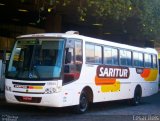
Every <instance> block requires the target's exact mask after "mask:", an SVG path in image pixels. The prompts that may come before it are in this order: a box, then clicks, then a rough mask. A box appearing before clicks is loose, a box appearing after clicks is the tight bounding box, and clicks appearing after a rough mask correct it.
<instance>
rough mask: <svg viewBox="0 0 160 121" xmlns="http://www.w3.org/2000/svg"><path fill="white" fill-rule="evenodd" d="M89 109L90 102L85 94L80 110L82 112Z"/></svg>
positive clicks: (81, 100)
mask: <svg viewBox="0 0 160 121" xmlns="http://www.w3.org/2000/svg"><path fill="white" fill-rule="evenodd" d="M87 108H88V100H87V97H86V96H85V95H84V94H83V95H82V96H81V99H80V110H81V111H82V112H84V111H86V110H87Z"/></svg>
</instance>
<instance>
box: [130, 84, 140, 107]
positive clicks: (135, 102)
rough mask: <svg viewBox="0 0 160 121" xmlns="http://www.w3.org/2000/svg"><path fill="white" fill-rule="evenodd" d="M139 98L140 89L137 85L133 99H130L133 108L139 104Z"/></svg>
mask: <svg viewBox="0 0 160 121" xmlns="http://www.w3.org/2000/svg"><path fill="white" fill-rule="evenodd" d="M141 97H142V89H141V87H140V86H139V85H138V86H137V87H136V89H135V91H134V97H133V98H132V99H131V104H132V105H133V106H137V105H140V104H141Z"/></svg>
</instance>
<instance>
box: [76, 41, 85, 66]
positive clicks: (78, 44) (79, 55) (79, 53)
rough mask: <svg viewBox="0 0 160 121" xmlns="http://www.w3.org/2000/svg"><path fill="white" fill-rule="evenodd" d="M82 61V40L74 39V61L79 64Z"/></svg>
mask: <svg viewBox="0 0 160 121" xmlns="http://www.w3.org/2000/svg"><path fill="white" fill-rule="evenodd" d="M82 61H83V59H82V42H81V41H75V63H77V64H78V63H79V64H81V63H82Z"/></svg>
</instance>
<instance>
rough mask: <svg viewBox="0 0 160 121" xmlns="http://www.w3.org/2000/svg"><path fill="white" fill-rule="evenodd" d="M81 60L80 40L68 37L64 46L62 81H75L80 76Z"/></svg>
mask: <svg viewBox="0 0 160 121" xmlns="http://www.w3.org/2000/svg"><path fill="white" fill-rule="evenodd" d="M82 62H83V55H82V41H81V40H77V39H68V40H67V42H66V48H65V63H64V77H63V83H69V82H72V81H75V80H77V79H78V78H79V77H80V72H81V68H82Z"/></svg>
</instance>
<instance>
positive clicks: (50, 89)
mask: <svg viewBox="0 0 160 121" xmlns="http://www.w3.org/2000/svg"><path fill="white" fill-rule="evenodd" d="M57 92H59V90H58V89H56V88H53V87H51V88H46V89H45V92H44V93H45V94H52V93H57Z"/></svg>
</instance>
